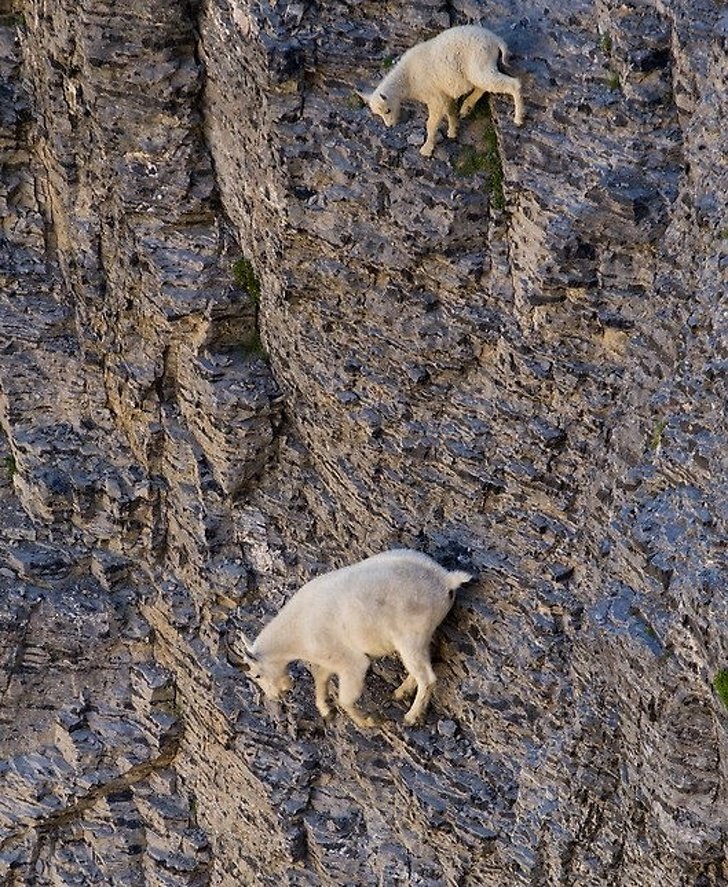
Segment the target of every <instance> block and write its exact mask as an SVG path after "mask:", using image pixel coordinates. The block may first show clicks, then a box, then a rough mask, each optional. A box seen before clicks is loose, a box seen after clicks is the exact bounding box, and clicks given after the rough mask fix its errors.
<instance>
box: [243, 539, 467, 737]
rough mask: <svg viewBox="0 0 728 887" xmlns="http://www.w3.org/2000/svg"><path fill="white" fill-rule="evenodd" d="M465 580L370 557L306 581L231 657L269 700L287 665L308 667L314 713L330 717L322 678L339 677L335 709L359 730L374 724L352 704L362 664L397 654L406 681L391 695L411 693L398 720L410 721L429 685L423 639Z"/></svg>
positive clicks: (286, 682) (404, 560) (402, 556)
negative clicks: (408, 705) (295, 663)
mask: <svg viewBox="0 0 728 887" xmlns="http://www.w3.org/2000/svg"><path fill="white" fill-rule="evenodd" d="M470 579H471V576H470V574H468V573H463V572H460V571H456V572H449V571H448V570H446V569H445V568H444V567H441V566H440V565H439V564H437V563H436V562H435V561H433V560H432V558H429V557H428V556H427V555H425V554H421V553H419V552H417V551H409V550H407V549H401V550H395V551H387V552H385V553H383V554H377V555H374V556H373V557H369V558H367V559H366V560H363V561H360V562H359V563H357V564H352V565H351V566H349V567H343V568H342V569H340V570H334V571H333V572H331V573H326V574H325V575H323V576H319V577H317V578H316V579H312V580H311V581H310V582H308V583H307V584H306V585H304V586H303V587H302V588H300V589H299V590H298V591H297V592H296V594H294V595H293V597H292V598H291V599H290V600H289V601H288V602H287V603H286V604H285V605H284V606H283V608H282V609H281V610H280V612H279V613H278V614H277V616H275V617H274V618H273V620H272V621H271V622H269V623H268V625H266V626H265V628H264V629H263V630H262V631H261V632H260V634H259V635H258V637H257V639H256V641H255V643H253V644H251V643H250V642H249V641H247V640H246V639H244V643H245V646H246V651H245V653H244V654H243V655H242V656H240V657H237V656H235V657H234V658H232V659H231V661H236V660H238V661H237V662H236V664H241V665H243V666H244V667H247V669H248V673H249V676H250V677H251V678H253V680H255V682H256V683H257V684H258V685H259V686H260V688H261V689H262V690H263V692H264V693H265V694H266V696H268V697H269V698H271V699H278V698H279V697H280V696H281V694H282V693H284V692H285V691H287V690H290V689H291V687H292V685H293V684H292V681H291V678H290V677H289V675H288V673H287V670H286V669H287V666H288V664H289V663H290V662H292V661H293V660H295V659H300V660H303V661H304V662H305V663H307V664H308V666H309V668H310V670H311V674H312V675H313V679H314V683H315V687H316V708H317V709H318V710H319V712H320V713H321V716H322V717H323V718H324V719H329V717H330V716H331V714H332V710H331V704H330V699H329V680H330V678H331V677H332V676H333V675H338V678H339V704H340V705H341V707H342V708H343V709H344V711H345V712H347V714H348V715H349V716H350V717H351V718H352V719H353V720H354V721H355V722H356V723H357V724H359V725H360V726H362V727H372V726H374V725H375V724H376V723H377V721H376V719H375V718H373V717H369V716H367V715H365V714H363V713H362V712H361V711H360V710H359V709H358V708H357V706H356V703H357V700H358V699H359V697H360V696H361V694H362V691H363V689H364V679H365V677H366V673H367V670H368V669H369V664H370V659H372V658H378V657H380V656H388V655H390V654H392V653H397V654H398V655H399V657H400V659H401V660H402V662H403V663H404V666H405V668H406V669H407V672H408V674H407V677H406V678H405V680H404V681H403V682H402V684H401V685H400V686H399V687H398V688H397V690H396V691H395V693H394V697H395V699H402V698H404V697H405V696H408V695H410V694H412V693H414V691H415V690H416V691H417V694H416V696H415V699H414V702H413V703H412V706H411V708H410V709H409V711H408V712H407V714H406V715H405V718H404V722H405V724H408V725H411V724H414V723H416V722H417V721H418V720H419V719H420V718H421V717H422V716H423V715H424V713H425V709H426V708H427V704H428V702H429V700H430V696H431V695H432V690H433V687H434V685H435V673H434V672H433V670H432V665H431V663H430V641H431V639H432V635H433V633H434V631H435V629H436V628H437V626H438V625H439V624H440V623H441V622H442V620H443V619H444V618H445V616H446V615H447V612H448V610H449V609H450V607H451V606H452V603H453V600H454V598H455V589H457V588H458V587H459V586H460V585H462V584H463V583H464V582H468V581H469V580H470Z"/></svg>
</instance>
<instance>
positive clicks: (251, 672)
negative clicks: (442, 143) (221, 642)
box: [227, 633, 293, 700]
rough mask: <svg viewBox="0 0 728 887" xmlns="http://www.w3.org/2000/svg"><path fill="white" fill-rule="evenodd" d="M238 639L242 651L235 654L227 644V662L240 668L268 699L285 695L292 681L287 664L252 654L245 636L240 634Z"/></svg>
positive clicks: (251, 647)
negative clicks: (241, 643) (239, 639)
mask: <svg viewBox="0 0 728 887" xmlns="http://www.w3.org/2000/svg"><path fill="white" fill-rule="evenodd" d="M240 638H241V640H242V642H243V650H242V651H241V652H236V651H234V650H232V649H231V648H230V646H229V644H228V646H227V658H228V661H229V662H230V663H232V664H233V665H237V666H239V667H240V668H242V670H243V671H244V672H245V673H246V674H247V676H248V677H249V678H250V679H251V680H253V681H255V683H256V684H257V685H258V686H259V687H260V689H261V690H262V691H263V693H265V695H266V697H267V698H268V699H272V700H278V699H280V698H281V696H282V695H283V694H284V693H287V692H288V691H289V690H290V689H291V688H292V687H293V681H292V680H291V678H290V676H289V674H288V671H287V670H286V668H287V664H288V663H286V662H281V661H280V660H270V659H268V658H266V657H265V656H261V655H259V654H256V653H255V652H253V645H252V644H251V643H250V641H249V640H248V639H247V638H246V637H245V635H244V634H242V633H241V634H240Z"/></svg>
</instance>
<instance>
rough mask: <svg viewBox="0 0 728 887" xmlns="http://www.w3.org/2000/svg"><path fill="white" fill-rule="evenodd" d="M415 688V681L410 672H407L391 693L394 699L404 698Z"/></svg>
mask: <svg viewBox="0 0 728 887" xmlns="http://www.w3.org/2000/svg"><path fill="white" fill-rule="evenodd" d="M416 689H417V681H416V680H415V679H414V678H413V677H412V675H411V674H408V675H407V677H406V678H405V679H404V680H403V681H402V683H401V684H400V685H399V687H397V689H396V690H395V691H394V693H393V694H392V695H393V696H394V698H395V699H405V698H406V697H407V696H411V695H412V694H413V693H414V692H415V690H416Z"/></svg>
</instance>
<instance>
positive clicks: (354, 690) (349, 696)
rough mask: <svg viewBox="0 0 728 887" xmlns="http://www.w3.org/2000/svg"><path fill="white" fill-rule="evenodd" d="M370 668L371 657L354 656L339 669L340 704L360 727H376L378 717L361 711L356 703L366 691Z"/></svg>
mask: <svg viewBox="0 0 728 887" xmlns="http://www.w3.org/2000/svg"><path fill="white" fill-rule="evenodd" d="M368 670H369V658H368V657H367V656H362V657H361V658H359V657H357V658H354V657H352V658H351V659H348V660H347V661H346V663H345V664H344V665H342V666H341V668H339V670H338V674H339V705H340V706H341V707H342V708H343V709H344V711H345V712H346V713H347V714H348V715H349V717H350V718H351V719H352V721H354V723H355V724H358V725H359V726H360V727H376V726H377V723H378V722H377V719H376V718H374V717H372V716H371V715H365V714H364V713H363V712H362V711H360V710H359V709H358V708H357V706H356V703H357V702H358V700H359V697H360V696H361V694H362V692H363V691H364V678H365V677H366V674H367V671H368Z"/></svg>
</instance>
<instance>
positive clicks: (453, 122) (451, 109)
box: [445, 99, 459, 139]
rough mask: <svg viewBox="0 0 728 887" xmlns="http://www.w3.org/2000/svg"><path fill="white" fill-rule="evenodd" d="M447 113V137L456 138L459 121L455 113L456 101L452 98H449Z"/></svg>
mask: <svg viewBox="0 0 728 887" xmlns="http://www.w3.org/2000/svg"><path fill="white" fill-rule="evenodd" d="M445 114H446V116H447V137H448V138H449V139H454V138H455V137H456V136H457V134H458V122H459V121H458V116H457V114H456V113H455V102H454V101H453V100H452V99H448V102H447V106H446V108H445Z"/></svg>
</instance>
